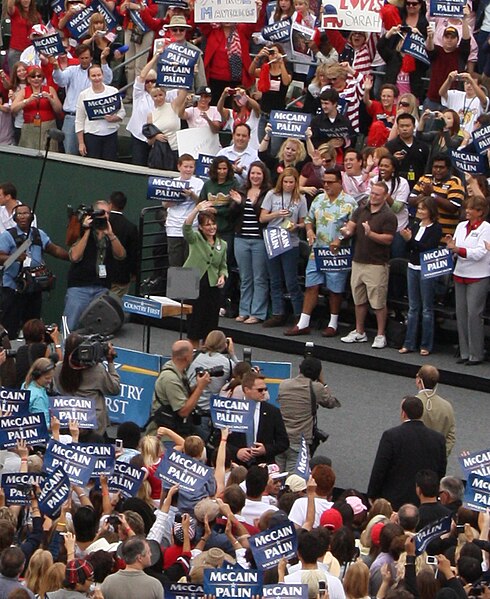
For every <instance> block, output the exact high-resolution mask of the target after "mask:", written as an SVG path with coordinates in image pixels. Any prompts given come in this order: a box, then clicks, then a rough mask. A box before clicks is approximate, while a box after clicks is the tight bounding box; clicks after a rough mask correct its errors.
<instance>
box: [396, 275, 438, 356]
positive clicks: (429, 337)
mask: <svg viewBox="0 0 490 599" xmlns="http://www.w3.org/2000/svg"><path fill="white" fill-rule="evenodd" d="M407 282H408V320H407V333H406V336H405V343H404V344H403V345H404V347H406V348H407V349H410V350H412V351H414V350H415V349H417V331H418V327H419V321H420V312H422V335H421V339H420V348H421V349H426V350H428V351H430V352H431V351H432V349H433V347H434V289H435V282H436V279H435V278H433V279H423V278H422V276H421V274H420V270H414V269H413V268H409V269H408V270H407Z"/></svg>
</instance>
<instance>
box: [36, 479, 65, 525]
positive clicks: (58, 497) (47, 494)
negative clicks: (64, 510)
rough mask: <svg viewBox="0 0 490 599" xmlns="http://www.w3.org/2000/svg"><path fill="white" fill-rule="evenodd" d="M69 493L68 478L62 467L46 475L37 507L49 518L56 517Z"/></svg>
mask: <svg viewBox="0 0 490 599" xmlns="http://www.w3.org/2000/svg"><path fill="white" fill-rule="evenodd" d="M70 493H71V487H70V480H69V478H68V476H67V475H66V473H65V472H63V469H62V468H57V469H56V470H54V471H53V472H52V473H51V474H50V476H46V478H45V479H44V483H43V485H42V486H41V493H40V494H39V497H38V502H39V509H40V511H41V513H42V514H45V515H46V516H49V517H50V518H57V517H58V516H59V514H60V512H61V507H62V505H63V504H64V503H65V501H66V500H67V499H68V497H69V496H70Z"/></svg>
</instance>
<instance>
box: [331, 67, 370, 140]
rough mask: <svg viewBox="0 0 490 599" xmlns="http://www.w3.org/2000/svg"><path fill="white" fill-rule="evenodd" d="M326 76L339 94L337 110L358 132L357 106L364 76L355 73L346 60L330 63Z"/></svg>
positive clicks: (361, 95) (361, 94) (360, 98)
mask: <svg viewBox="0 0 490 599" xmlns="http://www.w3.org/2000/svg"><path fill="white" fill-rule="evenodd" d="M326 77H327V80H328V82H329V84H330V85H331V87H332V88H333V89H335V90H336V91H337V92H338V94H339V104H338V110H339V112H340V114H343V115H344V116H346V117H347V119H348V120H349V122H350V123H351V125H352V128H353V129H354V131H355V132H356V133H359V106H360V104H361V100H362V98H363V96H364V85H363V82H364V76H363V75H362V73H357V71H355V70H354V69H353V68H352V67H351V66H350V65H349V63H347V62H341V63H340V64H334V65H331V66H330V67H329V68H328V69H327V72H326ZM353 143H354V142H353Z"/></svg>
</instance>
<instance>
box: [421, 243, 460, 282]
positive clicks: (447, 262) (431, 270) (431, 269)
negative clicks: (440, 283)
mask: <svg viewBox="0 0 490 599" xmlns="http://www.w3.org/2000/svg"><path fill="white" fill-rule="evenodd" d="M453 266H454V265H453V253H452V251H451V250H448V249H447V248H438V249H435V250H429V251H427V252H422V253H421V254H420V274H421V276H422V278H423V279H433V278H435V277H441V276H442V275H445V274H448V273H451V272H453Z"/></svg>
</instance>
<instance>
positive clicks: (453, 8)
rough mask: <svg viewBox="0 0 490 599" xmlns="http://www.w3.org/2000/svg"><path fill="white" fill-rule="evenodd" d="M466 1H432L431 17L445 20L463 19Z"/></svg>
mask: <svg viewBox="0 0 490 599" xmlns="http://www.w3.org/2000/svg"><path fill="white" fill-rule="evenodd" d="M465 4H466V0H430V8H429V12H430V16H431V17H443V18H454V17H456V18H457V19H462V18H463V8H464V5H465Z"/></svg>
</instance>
